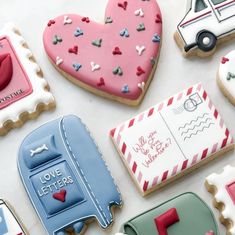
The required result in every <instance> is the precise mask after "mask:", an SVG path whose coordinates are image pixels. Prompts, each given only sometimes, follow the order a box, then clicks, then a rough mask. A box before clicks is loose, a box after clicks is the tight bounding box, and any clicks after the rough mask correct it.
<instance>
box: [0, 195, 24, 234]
mask: <svg viewBox="0 0 235 235" xmlns="http://www.w3.org/2000/svg"><path fill="white" fill-rule="evenodd" d="M0 234H2V235H26V232H25V230H24V228H23V226H22V225H21V224H20V222H19V220H18V219H17V217H16V215H15V214H14V213H13V211H12V209H11V208H10V206H9V205H8V203H6V202H5V201H4V200H2V199H0Z"/></svg>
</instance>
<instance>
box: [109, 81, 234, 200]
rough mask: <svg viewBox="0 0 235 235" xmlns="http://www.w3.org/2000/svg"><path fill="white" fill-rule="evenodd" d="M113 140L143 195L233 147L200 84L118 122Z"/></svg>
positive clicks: (219, 117)
mask: <svg viewBox="0 0 235 235" xmlns="http://www.w3.org/2000/svg"><path fill="white" fill-rule="evenodd" d="M111 137H112V140H113V142H114V144H115V146H116V148H117V150H118V152H119V153H120V155H121V159H122V160H123V162H124V164H125V166H126V167H127V169H128V170H129V172H130V174H131V176H132V177H133V179H134V180H135V183H136V184H137V185H138V188H139V190H140V191H141V193H142V194H143V195H146V194H148V193H150V192H152V191H153V190H155V189H157V188H159V187H161V186H163V185H165V184H166V183H169V182H171V181H173V180H174V179H176V178H178V177H179V176H182V175H184V174H186V173H187V172H190V171H192V170H193V169H194V168H198V167H199V166H201V165H202V164H204V163H206V162H208V161H210V160H212V159H214V158H215V157H217V156H218V155H219V154H221V153H223V152H225V151H228V150H230V149H232V148H233V147H234V144H233V138H232V136H231V134H230V132H229V130H228V128H227V127H226V125H225V124H224V121H223V120H222V118H221V116H220V115H219V112H218V111H217V109H216V108H215V106H214V105H213V103H212V101H211V100H210V98H209V96H208V95H207V92H206V91H205V90H204V89H203V87H202V85H201V84H196V85H194V86H192V87H190V88H188V89H186V90H184V91H182V92H180V93H178V94H176V95H175V96H172V97H170V98H169V99H167V100H165V101H163V102H160V103H159V104H157V105H155V106H154V107H151V108H150V109H148V110H147V111H145V112H143V113H141V114H139V115H137V116H136V117H134V118H131V119H130V120H128V121H126V122H124V123H122V124H121V125H119V126H118V127H117V128H115V129H113V130H112V131H111Z"/></svg>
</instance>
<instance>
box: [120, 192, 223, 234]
mask: <svg viewBox="0 0 235 235" xmlns="http://www.w3.org/2000/svg"><path fill="white" fill-rule="evenodd" d="M137 234H138V235H153V234H154V235H155V234H156V235H168V234H174V235H188V234H190V235H199V234H201V235H219V234H220V233H219V230H218V227H217V223H216V220H215V218H214V215H213V213H212V211H211V210H210V208H209V207H208V206H207V204H206V203H205V202H204V201H202V200H201V199H200V198H199V197H198V196H197V195H195V194H193V193H184V194H181V195H179V196H177V197H175V198H172V199H170V200H168V201H166V202H164V203H162V204H160V205H159V206H156V207H155V208H153V209H151V210H148V211H146V212H144V213H142V214H140V215H137V216H136V217H134V218H132V219H130V220H129V221H127V222H126V223H125V224H124V225H123V227H122V229H121V233H118V234H116V235H137Z"/></svg>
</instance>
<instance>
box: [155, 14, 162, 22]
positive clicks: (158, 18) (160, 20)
mask: <svg viewBox="0 0 235 235" xmlns="http://www.w3.org/2000/svg"><path fill="white" fill-rule="evenodd" d="M155 22H156V23H157V24H158V23H162V17H161V16H160V15H159V14H157V15H156V19H155Z"/></svg>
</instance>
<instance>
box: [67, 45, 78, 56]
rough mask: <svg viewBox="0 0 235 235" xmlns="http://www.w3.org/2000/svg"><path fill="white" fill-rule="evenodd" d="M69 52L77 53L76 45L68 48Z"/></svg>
mask: <svg viewBox="0 0 235 235" xmlns="http://www.w3.org/2000/svg"><path fill="white" fill-rule="evenodd" d="M68 51H69V53H73V54H77V53H78V46H74V47H72V48H69V50H68Z"/></svg>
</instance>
